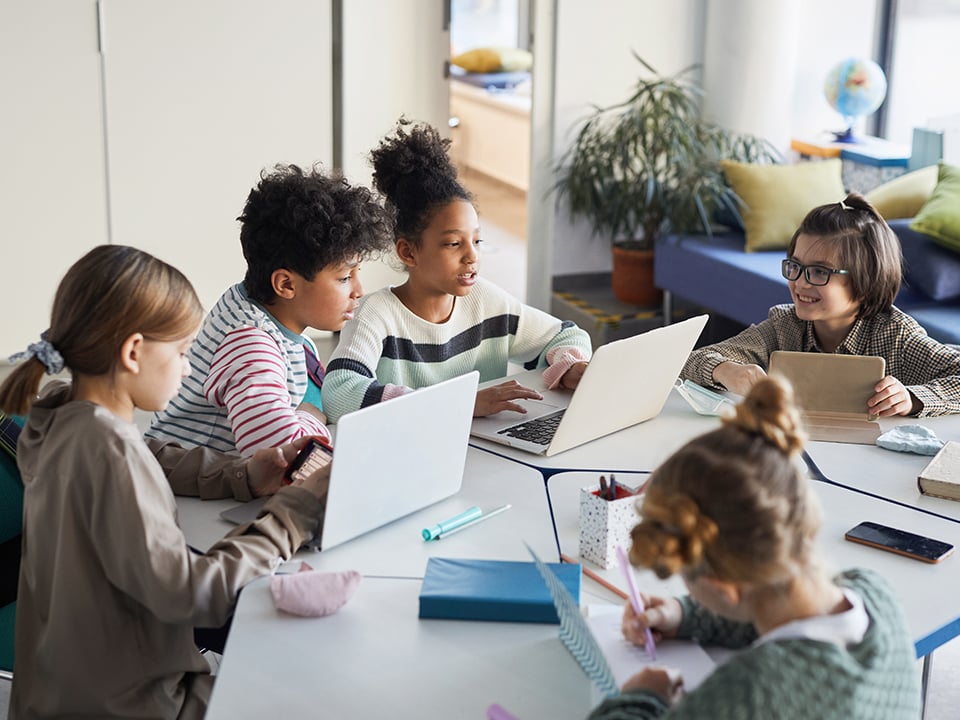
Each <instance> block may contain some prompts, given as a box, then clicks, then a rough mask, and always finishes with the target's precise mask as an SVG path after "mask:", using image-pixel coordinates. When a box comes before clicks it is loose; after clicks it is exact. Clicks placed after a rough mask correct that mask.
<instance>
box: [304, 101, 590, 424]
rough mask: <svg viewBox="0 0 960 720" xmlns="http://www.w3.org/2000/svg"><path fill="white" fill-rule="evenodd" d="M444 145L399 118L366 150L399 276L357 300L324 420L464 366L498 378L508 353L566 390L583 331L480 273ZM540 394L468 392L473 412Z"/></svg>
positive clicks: (464, 195)
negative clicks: (402, 277)
mask: <svg viewBox="0 0 960 720" xmlns="http://www.w3.org/2000/svg"><path fill="white" fill-rule="evenodd" d="M449 144H450V141H449V140H445V139H443V138H441V137H440V134H439V133H438V132H437V130H436V129H435V128H433V127H431V126H429V125H424V124H412V123H410V122H407V121H406V120H403V119H401V120H400V122H399V123H398V125H397V127H396V130H395V132H394V133H393V134H392V135H391V136H389V137H387V138H386V139H384V140H383V141H382V142H381V143H380V145H379V146H378V147H377V148H376V149H375V150H374V151H373V152H372V153H371V158H372V161H373V167H374V174H373V181H374V185H375V186H376V189H377V190H378V191H379V192H380V193H381V194H382V195H383V196H384V197H385V198H386V206H387V209H388V210H389V211H390V212H392V213H393V218H394V232H395V240H396V242H395V246H396V251H397V257H398V259H399V260H400V262H401V263H402V264H403V266H404V268H405V270H406V272H407V279H406V281H405V282H404V283H403V284H401V285H398V286H396V287H387V288H383V289H382V290H380V291H378V292H376V293H373V294H371V295H369V296H368V297H366V298H364V299H363V301H362V302H361V304H360V307H359V309H358V310H357V313H356V315H355V318H354V320H353V321H352V322H348V323H347V325H346V326H345V327H344V329H343V333H342V334H341V337H340V344H339V346H338V347H337V349H336V350H335V351H334V353H333V356H332V357H331V360H330V363H329V367H328V368H327V377H326V381H325V382H324V385H323V407H324V411H325V412H326V413H327V416H328V417H329V418H330V420H332V421H336V419H337V418H339V417H340V416H341V415H344V414H346V413H348V412H353V411H354V410H358V409H360V408H361V407H366V406H368V405H372V404H375V403H378V402H381V401H383V400H389V399H390V398H393V397H397V396H398V395H402V394H404V393H407V392H410V391H411V390H415V389H417V388H420V387H425V386H427V385H433V384H435V383H438V382H441V381H442V380H447V379H449V378H452V377H456V376H458V375H463V374H464V373H467V372H470V371H471V370H479V371H480V380H481V381H486V380H492V379H495V378H501V377H504V376H505V375H506V374H507V371H508V363H509V362H511V361H513V362H515V363H517V364H521V365H523V366H525V367H526V368H527V369H533V368H538V367H539V368H544V373H543V379H544V383H545V384H546V385H547V386H548V387H557V386H563V387H566V388H569V389H573V388H575V387H576V386H577V384H578V383H579V381H580V377H581V376H582V375H583V370H584V368H585V367H586V364H587V361H588V360H589V358H590V355H591V346H590V337H589V335H587V333H586V332H584V331H583V330H581V329H580V328H578V327H577V326H576V325H574V324H573V323H570V322H561V321H560V320H558V319H557V318H555V317H553V316H551V315H548V314H547V313H545V312H542V311H540V310H537V309H536V308H532V307H529V306H527V305H524V304H523V303H521V302H520V301H519V300H517V299H516V298H514V297H512V296H510V295H509V294H508V293H506V292H504V291H503V290H501V289H500V288H498V287H496V286H495V285H493V284H491V283H489V282H487V281H485V280H483V279H482V278H481V277H480V276H479V261H480V256H479V248H480V223H479V220H478V218H477V211H476V209H475V208H474V206H473V198H472V197H471V195H470V193H469V192H467V190H466V189H465V188H464V187H463V186H462V185H461V184H460V183H459V181H458V180H457V171H456V168H455V167H454V166H453V163H452V162H451V161H450V158H449V156H448V154H447V148H448V146H449ZM540 397H541V396H540V394H539V393H538V392H536V391H535V390H532V389H530V388H526V387H523V386H521V385H519V384H518V383H517V382H515V381H510V382H505V383H501V384H499V385H497V386H495V387H491V388H487V389H485V390H481V391H480V392H479V393H478V394H477V401H476V404H475V406H474V415H475V416H484V415H492V414H494V413H497V412H500V411H503V410H512V411H515V412H525V409H524V408H523V407H522V406H521V405H519V404H518V403H516V402H515V401H516V400H518V399H521V398H537V399H539V398H540Z"/></svg>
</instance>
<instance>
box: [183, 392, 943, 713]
mask: <svg viewBox="0 0 960 720" xmlns="http://www.w3.org/2000/svg"><path fill="white" fill-rule="evenodd" d="M717 426H718V421H717V419H716V418H707V417H701V416H698V415H696V414H695V413H694V412H693V411H692V410H690V409H689V408H688V407H687V406H686V404H685V403H683V402H682V400H681V399H680V398H677V397H673V396H671V398H670V400H669V401H668V403H667V406H666V407H665V409H664V412H663V413H662V414H661V415H660V416H659V417H657V418H655V419H654V420H651V421H649V422H647V423H643V424H641V425H638V426H635V427H633V428H629V429H627V430H624V431H621V432H619V433H616V434H615V435H611V436H609V437H607V438H601V439H600V440H597V441H594V442H592V443H589V444H587V445H585V446H581V447H580V448H576V449H574V450H570V451H568V452H566V453H562V454H561V455H558V456H555V457H553V458H543V457H536V456H531V455H528V454H526V453H518V452H517V451H513V450H510V449H509V448H505V447H503V448H501V447H500V446H495V445H492V444H486V443H484V444H483V447H475V448H472V449H471V450H470V452H469V454H468V459H467V469H466V471H465V475H464V484H463V489H462V490H461V492H460V493H459V494H458V495H456V496H454V497H453V498H449V499H447V500H445V501H443V502H441V503H438V504H436V505H434V506H432V507H431V508H427V509H426V510H423V511H420V512H419V513H415V514H413V515H411V516H408V517H407V518H403V519H401V520H398V521H396V522H394V523H391V524H390V525H388V526H385V527H384V528H381V529H379V530H376V531H374V532H372V533H370V534H368V535H366V536H363V537H361V538H357V539H355V540H353V541H351V542H349V543H346V544H345V545H343V546H341V547H339V548H333V549H331V550H329V551H324V552H321V553H313V552H312V551H308V552H306V553H301V556H303V557H304V558H305V559H306V560H308V561H309V562H310V563H311V564H312V565H313V566H314V567H315V568H316V569H318V570H337V569H345V568H354V569H358V570H360V571H361V572H362V573H363V574H364V578H363V580H362V582H361V585H360V589H359V590H358V592H357V594H356V595H355V596H354V598H353V599H352V600H351V601H350V602H349V603H347V605H345V606H344V607H343V608H341V610H340V611H339V612H338V613H336V614H335V615H333V616H330V617H328V618H317V619H304V618H294V617H291V616H288V615H284V614H282V613H279V612H278V611H276V610H275V609H274V607H273V604H272V600H271V598H270V595H269V592H268V586H267V582H266V580H258V581H256V582H254V583H252V584H251V585H249V586H248V587H247V588H245V589H244V591H243V593H242V594H241V597H240V601H239V603H238V606H237V611H236V615H235V618H234V623H233V628H232V630H231V634H230V638H229V640H228V643H227V647H226V652H225V655H224V658H223V662H222V664H221V668H220V674H219V678H218V680H217V685H216V688H215V691H214V696H213V702H212V705H211V708H210V711H209V713H208V717H210V718H213V719H214V720H216V719H217V718H227V717H229V718H233V717H238V716H244V717H246V716H253V715H255V714H258V713H270V714H277V715H281V714H283V713H284V712H285V711H286V712H288V713H293V714H296V715H297V716H300V715H303V714H306V713H316V712H322V713H323V714H325V715H329V716H331V717H377V716H380V715H384V716H386V715H389V716H391V717H422V716H424V715H428V716H429V715H434V716H439V717H483V715H484V712H485V710H486V708H487V707H488V706H489V705H490V704H491V703H493V702H497V703H500V704H501V705H503V706H504V707H505V708H506V709H507V710H509V711H511V712H513V713H514V714H516V715H517V716H518V717H521V718H535V717H551V718H568V717H569V718H582V717H584V716H585V715H586V713H587V712H588V711H589V708H590V707H591V705H592V704H593V702H594V701H595V699H596V698H595V697H594V696H593V695H592V690H591V687H590V683H589V681H588V679H587V677H586V676H585V675H584V674H583V672H582V671H581V670H580V668H579V666H578V665H577V664H576V662H575V661H574V660H573V659H572V657H571V656H570V655H569V653H568V652H567V651H566V649H565V648H564V647H563V646H562V644H561V643H560V641H559V639H558V637H557V626H556V625H528V624H523V623H484V622H459V621H447V620H419V619H418V618H417V613H418V602H417V599H418V595H419V590H420V582H421V581H420V579H421V578H422V576H423V570H424V568H425V565H426V560H427V558H428V557H429V556H431V555H439V556H448V557H477V558H497V559H508V560H513V559H516V560H526V559H528V556H527V554H526V549H525V548H524V547H523V543H522V542H521V540H525V541H527V542H529V543H530V544H531V545H532V546H533V547H534V549H536V550H537V552H538V554H540V555H541V557H543V558H544V559H545V560H546V559H553V558H555V557H556V554H557V552H558V550H559V551H561V552H563V553H564V554H568V555H571V556H574V557H577V556H578V547H577V545H578V539H579V530H578V527H577V518H578V512H579V489H580V488H581V487H584V486H587V485H593V484H595V483H596V479H597V472H598V471H602V472H610V471H611V470H612V471H614V472H617V473H624V474H625V477H624V478H623V480H624V481H626V482H627V483H628V484H630V483H631V478H630V477H629V476H626V473H628V472H630V471H636V470H648V469H652V468H653V467H655V466H656V465H657V464H659V463H660V462H662V460H663V459H665V458H666V457H667V456H668V455H669V454H671V453H672V452H674V451H675V450H676V449H677V448H678V447H679V446H680V445H682V444H683V443H685V442H686V441H687V440H689V439H690V438H692V437H694V436H696V435H698V434H700V433H702V432H705V431H707V430H710V429H713V428H715V427H717ZM938 432H939V430H938ZM941 437H943V436H942V435H941ZM944 439H946V438H944ZM471 442H472V443H473V442H474V441H471ZM478 445H479V443H478ZM820 445H823V446H824V447H820ZM813 450H814V451H815V453H816V455H815V457H816V458H817V459H818V461H820V462H822V466H821V467H822V469H823V470H824V472H825V473H826V474H827V475H828V476H832V477H833V478H834V479H836V480H837V481H838V482H844V481H846V482H851V478H852V476H853V475H855V474H856V467H855V464H854V463H853V462H851V461H850V458H851V457H853V456H854V454H856V453H864V452H867V453H868V454H869V453H873V452H879V453H886V454H885V455H883V456H882V458H883V459H886V464H884V461H883V459H881V460H878V461H877V462H879V464H880V465H881V466H884V467H885V468H886V469H889V468H891V467H894V466H899V464H901V463H902V464H904V466H905V467H906V466H909V467H913V465H915V464H917V463H920V464H921V465H922V463H923V458H919V459H918V458H911V457H910V456H905V455H900V454H897V453H889V452H888V451H883V450H878V449H876V448H856V447H855V446H850V445H830V444H825V443H821V444H817V446H816V447H814V448H813ZM491 451H492V452H491ZM571 467H573V468H579V469H580V470H581V472H569V471H568V470H567V469H568V468H571ZM902 471H903V470H902V469H900V470H897V471H896V472H893V471H891V473H890V474H891V477H894V476H895V475H897V474H898V473H901V472H902ZM633 479H637V478H636V476H635V475H634V476H633ZM890 482H893V480H891V481H890ZM815 488H816V491H817V493H818V495H819V496H820V498H821V502H822V504H823V505H824V508H825V518H824V525H823V529H822V531H821V540H820V543H821V546H822V550H823V553H824V556H825V558H827V559H828V560H829V561H830V562H831V563H833V564H834V565H835V566H836V567H837V568H844V567H849V566H863V567H868V568H873V569H876V570H878V571H879V572H881V573H882V574H883V575H885V576H886V577H887V578H888V579H889V580H890V581H891V582H892V583H893V584H894V586H895V588H896V589H897V591H898V593H899V596H900V599H901V602H902V603H903V606H904V608H905V611H906V613H907V617H908V621H909V623H910V627H911V631H912V633H913V636H914V638H915V643H916V647H917V653H918V656H929V655H930V653H931V652H932V651H933V650H934V649H935V648H936V647H938V646H939V645H941V644H943V643H944V642H946V641H947V640H949V639H950V638H952V637H954V636H956V635H958V634H960V609H958V607H957V605H956V600H955V597H954V593H952V591H951V589H952V588H953V587H956V584H957V580H958V579H960V556H957V557H952V558H949V559H948V560H946V561H944V562H943V563H942V564H940V565H925V564H923V563H919V562H917V561H913V560H909V559H906V558H900V557H897V556H895V555H891V554H888V553H883V552H881V551H878V550H873V549H870V548H866V547H862V546H857V545H854V544H853V543H849V542H846V541H844V540H843V539H842V537H843V532H844V531H845V530H847V529H848V528H850V527H852V526H853V525H855V524H856V523H858V522H860V521H861V520H865V519H869V520H875V521H877V522H881V523H885V524H888V525H893V526H895V527H901V528H904V529H906V530H912V531H914V532H921V533H923V534H927V535H931V536H933V537H937V538H938V539H942V540H946V541H948V542H953V543H955V544H960V523H958V522H955V521H954V520H953V519H951V518H938V517H935V516H932V515H930V514H926V513H924V512H922V511H921V509H918V508H914V507H910V506H906V505H904V504H898V503H897V502H891V501H887V500H884V499H879V498H874V497H871V496H870V495H868V494H865V493H864V492H863V491H856V490H854V489H848V488H845V487H840V486H838V485H834V484H830V483H824V482H815ZM884 491H886V490H884ZM547 497H549V499H550V505H548V503H547ZM227 502H228V503H229V502H230V501H227ZM508 502H509V503H512V504H513V506H514V507H513V509H511V510H509V511H508V512H506V513H503V514H502V515H500V516H498V517H496V518H492V519H491V520H490V521H489V522H485V523H482V524H480V525H478V526H476V527H474V528H470V529H469V530H467V531H464V532H463V533H459V534H457V535H454V536H452V537H451V538H449V539H448V540H447V541H439V542H433V543H424V542H423V541H422V540H421V539H420V536H419V532H420V529H421V528H422V527H424V526H425V525H428V524H432V523H434V522H436V521H437V520H439V519H442V518H445V517H449V516H451V515H453V514H455V513H457V512H459V511H460V510H463V509H464V508H466V507H468V506H469V505H473V504H477V505H480V506H481V507H482V508H484V509H490V508H491V507H495V506H497V505H501V504H503V503H508ZM939 502H942V503H948V502H949V501H939ZM178 504H179V505H180V507H181V517H182V522H183V526H184V528H185V531H186V533H187V536H188V539H191V541H192V542H194V543H197V544H203V542H201V541H206V544H207V545H209V543H210V542H212V541H213V540H215V539H216V538H218V537H219V536H220V535H222V534H223V532H225V531H226V530H228V529H229V527H228V526H227V525H226V524H225V523H222V522H221V521H220V520H219V519H218V518H217V512H219V509H221V508H222V507H223V506H225V504H224V503H222V502H213V503H211V502H201V501H197V500H190V499H181V500H180V501H179V503H178ZM550 506H552V513H553V519H554V520H555V521H556V529H557V537H556V539H555V538H554V531H553V526H552V520H551V515H550V511H549V510H548V507H550ZM558 544H559V548H558V547H557V545H558ZM585 567H589V568H590V569H591V570H592V571H594V572H596V573H598V574H599V575H600V576H601V577H603V578H605V579H606V580H607V581H608V582H609V583H611V584H612V585H614V586H616V587H619V588H623V587H624V581H623V578H622V576H621V575H620V573H619V570H617V569H611V570H601V569H599V568H596V567H594V566H590V565H589V564H585ZM640 583H641V586H642V587H643V588H645V589H646V590H649V591H652V592H655V593H661V594H663V593H673V594H676V593H680V592H683V584H682V581H681V580H680V579H679V578H677V577H674V578H671V579H669V580H667V581H659V580H657V579H656V578H655V577H654V576H653V574H652V573H649V572H646V573H642V574H641V575H640ZM596 598H601V599H602V600H606V601H610V602H619V601H618V599H617V598H616V597H615V596H614V595H613V594H612V593H609V592H607V591H605V590H603V589H602V588H600V586H598V585H596V584H594V583H592V582H591V581H590V580H589V579H586V578H585V580H584V587H583V593H582V601H584V602H593V601H595V599H596Z"/></svg>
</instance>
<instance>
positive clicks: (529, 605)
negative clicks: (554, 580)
mask: <svg viewBox="0 0 960 720" xmlns="http://www.w3.org/2000/svg"><path fill="white" fill-rule="evenodd" d="M549 566H550V568H551V569H553V571H554V572H555V573H556V575H557V577H559V578H560V581H561V582H562V583H563V584H564V586H565V587H566V588H567V589H568V590H569V591H570V594H571V595H572V596H573V597H574V598H576V599H577V602H579V599H580V566H579V565H571V564H568V563H550V564H549ZM420 617H421V618H442V619H449V620H493V621H500V622H537V623H553V624H555V625H556V624H559V622H560V619H559V618H558V617H557V610H556V607H554V604H553V599H552V597H551V595H550V590H549V588H547V584H546V582H545V581H544V579H543V577H541V575H540V573H539V571H538V570H537V567H536V565H535V564H534V563H533V562H513V561H507V560H465V559H458V558H437V557H433V558H430V559H429V561H428V562H427V570H426V573H425V575H424V578H423V587H422V589H421V590H420Z"/></svg>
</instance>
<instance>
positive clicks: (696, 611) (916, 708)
mask: <svg viewBox="0 0 960 720" xmlns="http://www.w3.org/2000/svg"><path fill="white" fill-rule="evenodd" d="M836 582H837V584H838V585H841V586H844V587H849V588H851V589H852V590H854V591H855V592H856V593H858V594H859V595H860V596H861V597H862V598H863V603H864V607H865V608H866V610H867V614H868V615H869V616H870V626H869V628H868V629H867V633H866V635H865V636H864V638H863V641H862V642H860V643H858V644H856V645H852V646H849V647H846V648H843V647H840V646H838V645H836V644H833V643H826V642H819V641H814V640H805V639H784V640H780V641H771V642H767V643H764V644H762V645H759V646H756V647H747V646H749V645H750V644H751V643H752V642H753V640H755V639H756V631H755V630H754V629H753V626H752V625H749V624H744V623H736V622H732V621H729V620H725V619H721V618H719V617H717V616H716V615H713V614H712V613H710V612H709V611H707V610H705V609H703V608H702V607H700V606H699V605H697V604H696V603H693V602H692V601H690V599H689V598H684V599H683V606H684V615H683V622H682V623H681V626H680V629H679V633H678V635H679V637H686V638H693V639H694V640H697V641H698V642H700V643H701V644H702V645H721V646H724V647H733V648H738V647H742V648H745V649H744V650H743V651H742V652H740V653H737V654H736V655H734V656H733V657H731V658H730V659H729V660H728V661H727V662H726V663H724V664H723V665H720V666H718V667H717V669H716V670H715V671H714V672H713V673H712V674H711V675H710V677H708V678H707V679H706V680H705V681H704V682H703V684H701V685H700V687H698V688H697V689H696V690H694V691H692V692H690V693H689V694H687V695H686V696H685V697H684V698H683V700H682V701H680V702H679V703H677V704H676V705H674V706H673V707H669V706H668V705H667V704H666V703H665V702H664V700H663V699H662V698H661V697H660V696H659V695H656V694H655V693H651V692H647V691H635V692H627V693H623V694H621V695H619V696H618V697H615V698H611V699H608V700H605V701H604V702H603V703H602V704H601V705H600V706H599V707H597V708H596V709H595V710H594V711H593V713H591V715H590V718H591V720H618V719H620V718H623V719H627V718H630V719H633V718H660V717H663V718H670V719H671V720H673V719H679V718H712V719H713V720H728V719H729V720H733V719H734V718H736V719H737V720H741V719H745V718H764V719H767V718H778V720H792V719H793V718H797V719H800V718H804V719H806V718H817V720H833V719H836V720H861V719H862V720H894V719H896V720H901V719H910V720H916V719H917V718H919V717H920V707H921V695H920V678H919V674H918V672H917V668H916V653H915V651H914V646H913V642H912V641H911V639H910V636H909V633H908V631H907V624H906V620H905V619H904V617H903V613H902V611H901V610H900V606H899V604H898V603H897V601H896V599H895V598H894V596H893V592H892V591H891V589H890V587H889V586H888V585H887V584H886V582H885V581H884V580H883V579H881V578H880V577H879V576H878V575H876V574H875V573H872V572H869V571H865V570H848V571H847V572H845V573H842V574H841V575H840V576H838V577H837V578H836Z"/></svg>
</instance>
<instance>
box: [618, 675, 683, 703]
mask: <svg viewBox="0 0 960 720" xmlns="http://www.w3.org/2000/svg"><path fill="white" fill-rule="evenodd" d="M631 690H649V691H650V692H653V693H656V694H657V695H659V696H660V697H662V698H663V699H664V700H666V701H667V704H668V705H674V704H675V703H677V702H678V701H679V700H680V698H682V697H683V677H682V676H681V675H680V671H679V670H677V669H676V668H662V667H647V668H644V669H643V670H641V671H640V672H638V673H637V674H636V675H634V676H633V677H632V678H630V679H629V680H627V681H626V682H625V683H624V684H623V691H624V692H630V691H631Z"/></svg>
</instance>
